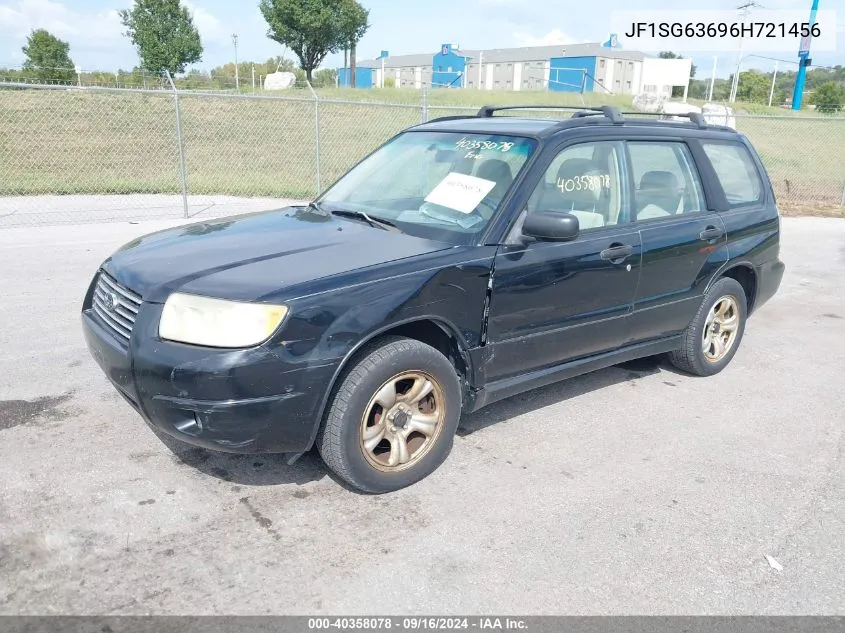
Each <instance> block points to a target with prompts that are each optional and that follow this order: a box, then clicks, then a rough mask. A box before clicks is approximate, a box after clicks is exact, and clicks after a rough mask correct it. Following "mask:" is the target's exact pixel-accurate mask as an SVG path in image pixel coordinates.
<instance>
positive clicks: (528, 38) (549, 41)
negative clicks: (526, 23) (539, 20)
mask: <svg viewBox="0 0 845 633" xmlns="http://www.w3.org/2000/svg"><path fill="white" fill-rule="evenodd" d="M515 37H516V39H517V40H519V45H520V46H555V45H557V44H577V43H578V41H579V40H576V39H575V38H574V37H570V36H569V35H567V34H566V33H564V32H563V31H561V30H560V29H559V28H554V29H552V30H551V31H549V32H548V33H546V34H545V35H540V36H539V37H535V36H533V35H526V34H524V33H517V34H516V35H515Z"/></svg>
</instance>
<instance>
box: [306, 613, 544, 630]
mask: <svg viewBox="0 0 845 633" xmlns="http://www.w3.org/2000/svg"><path fill="white" fill-rule="evenodd" d="M527 628H528V625H527V623H526V622H525V620H523V619H520V618H512V617H473V618H467V617H425V616H419V617H403V618H393V617H370V618H367V617H355V618H343V617H341V618H309V619H308V630H309V631H323V630H326V631H328V630H342V631H350V630H369V631H375V630H398V631H452V630H458V631H467V630H480V631H525V630H527Z"/></svg>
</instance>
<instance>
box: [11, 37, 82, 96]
mask: <svg viewBox="0 0 845 633" xmlns="http://www.w3.org/2000/svg"><path fill="white" fill-rule="evenodd" d="M21 50H23V53H24V55H26V61H25V62H24V65H23V67H24V70H25V71H27V74H29V75H34V76H35V77H36V78H37V79H39V80H40V81H58V82H60V83H68V82H70V81H72V80H73V75H74V66H73V62H72V61H71V59H70V56H69V55H68V53H69V51H70V44H68V43H67V42H63V41H62V40H60V39H59V38H57V37H56V36H55V35H53V34H51V33H50V32H49V31H45V30H44V29H37V30H34V31H32V33H30V34H29V37H27V38H26V46H24V47H23V48H22V49H21Z"/></svg>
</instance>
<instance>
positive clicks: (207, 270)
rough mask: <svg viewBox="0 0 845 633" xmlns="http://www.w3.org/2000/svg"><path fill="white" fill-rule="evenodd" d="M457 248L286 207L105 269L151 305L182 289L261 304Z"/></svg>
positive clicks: (208, 226)
mask: <svg viewBox="0 0 845 633" xmlns="http://www.w3.org/2000/svg"><path fill="white" fill-rule="evenodd" d="M450 247H451V245H450V244H446V243H444V242H437V241H432V240H427V239H423V238H419V237H414V236H411V235H407V234H403V233H398V232H388V231H384V230H381V229H379V228H374V227H371V226H369V225H368V224H366V223H364V222H359V221H357V220H354V219H353V220H349V219H342V218H337V217H334V216H323V215H318V214H314V213H303V212H301V211H300V210H298V209H296V208H285V209H279V210H275V211H266V212H261V213H256V214H251V215H246V216H237V217H234V218H223V219H219V220H213V221H208V222H201V223H196V224H190V225H186V226H180V227H177V228H173V229H167V230H164V231H159V232H156V233H151V234H149V235H145V236H143V237H139V238H137V239H135V240H133V241H132V242H129V243H128V244H126V245H124V246H123V247H122V248H120V249H119V250H118V251H117V252H116V253H114V254H113V255H112V256H111V257H110V258H109V259H108V260H106V262H105V263H104V264H103V268H104V269H105V270H106V272H108V273H109V274H110V275H112V276H113V277H114V278H115V279H117V280H118V281H120V282H121V283H123V284H125V285H126V286H128V287H129V288H131V289H132V290H134V291H135V292H137V293H139V294H140V295H141V296H142V297H143V298H144V300H146V301H151V302H163V301H164V300H165V299H166V298H167V296H168V295H169V294H170V293H172V292H174V291H177V290H178V291H181V292H188V293H193V294H200V295H206V296H212V297H219V298H224V299H233V300H241V301H255V300H269V299H270V298H272V297H274V296H275V295H278V294H279V292H280V291H282V290H283V289H285V288H290V287H292V286H300V285H301V284H304V283H307V282H309V281H312V280H317V279H324V278H326V277H331V276H333V275H338V274H341V273H347V272H349V271H352V270H356V269H359V268H366V267H370V266H376V265H379V264H384V263H387V262H390V261H395V260H399V259H404V258H407V257H414V256H416V255H422V254H425V253H431V252H434V251H437V250H442V249H446V248H450ZM300 290H303V289H302V287H301V286H300ZM306 294H307V293H306Z"/></svg>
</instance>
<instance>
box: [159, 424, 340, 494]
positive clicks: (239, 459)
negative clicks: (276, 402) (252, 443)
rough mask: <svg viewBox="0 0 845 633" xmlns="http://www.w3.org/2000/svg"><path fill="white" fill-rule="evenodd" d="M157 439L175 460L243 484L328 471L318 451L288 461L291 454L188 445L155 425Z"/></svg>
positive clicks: (301, 480)
mask: <svg viewBox="0 0 845 633" xmlns="http://www.w3.org/2000/svg"><path fill="white" fill-rule="evenodd" d="M153 430H154V431H155V433H156V435H157V436H158V439H159V440H160V441H161V443H162V444H164V445H165V446H166V447H167V448H168V450H170V452H171V453H173V459H174V463H176V464H178V465H180V466H185V467H189V468H193V469H195V470H197V471H199V472H201V473H204V474H206V475H210V476H211V477H216V478H217V479H222V480H223V481H227V482H230V483H232V484H236V485H240V486H278V485H280V484H295V485H298V486H301V485H304V484H307V483H309V482H311V481H318V480H320V479H323V478H324V477H326V475H328V471H327V469H326V467H325V466H324V465H323V462H322V461H321V460H320V457H319V455H317V453H316V451H314V450H312V451H309V452H308V453H305V454H304V455H302V456H301V457H300V458H299V459H298V460H297V461H296V462H294V463H293V464H288V460H289V459H290V457H291V456H290V455H287V454H260V455H238V454H235V453H221V452H218V451H212V450H208V449H204V448H197V447H194V446H188V445H186V444H183V443H182V442H179V441H178V440H176V439H174V438H171V437H170V436H168V435H165V434H163V433H161V432H158V431H156V429H153Z"/></svg>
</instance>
